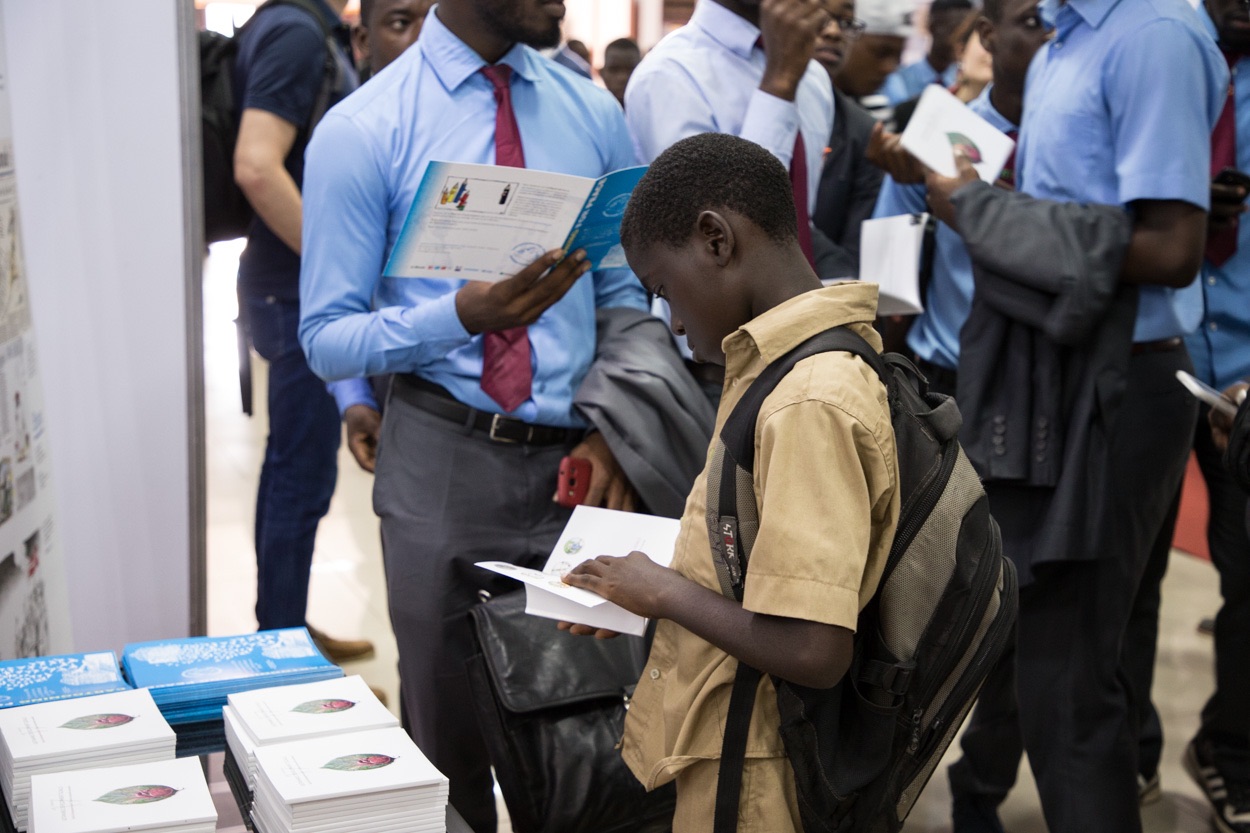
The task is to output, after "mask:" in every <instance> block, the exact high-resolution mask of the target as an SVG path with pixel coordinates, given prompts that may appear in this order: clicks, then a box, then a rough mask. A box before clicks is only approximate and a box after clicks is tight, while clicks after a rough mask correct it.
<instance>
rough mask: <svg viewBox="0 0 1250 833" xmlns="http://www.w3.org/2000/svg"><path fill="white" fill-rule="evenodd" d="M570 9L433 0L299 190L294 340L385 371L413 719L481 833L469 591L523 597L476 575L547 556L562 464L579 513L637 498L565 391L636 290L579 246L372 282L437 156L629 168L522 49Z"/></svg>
mask: <svg viewBox="0 0 1250 833" xmlns="http://www.w3.org/2000/svg"><path fill="white" fill-rule="evenodd" d="M563 15H564V4H563V3H561V2H551V1H550V0H548V1H547V2H543V0H443V2H441V3H439V5H438V6H436V7H435V8H434V10H433V11H431V12H430V14H429V16H428V17H427V19H426V22H425V26H424V28H423V29H422V31H421V35H420V37H419V38H418V40H417V43H416V44H415V45H414V46H413V47H412V48H410V49H408V50H407V51H406V52H404V54H403V55H401V56H400V57H399V58H397V59H396V60H395V62H394V63H392V64H391V66H390V67H388V68H387V71H386V72H384V73H381V74H379V75H378V76H377V77H376V78H374V79H373V80H371V81H370V82H369V84H368V85H367V86H365V87H364V88H362V89H361V91H360V94H359V95H356V96H353V97H351V98H349V99H348V100H347V101H345V102H344V103H343V105H341V106H339V107H337V108H335V109H334V110H332V111H331V112H330V113H329V114H328V115H327V116H326V118H325V120H324V121H323V122H322V124H321V126H320V127H319V129H318V131H317V135H316V136H315V137H314V140H313V142H312V145H311V146H310V148H309V152H308V174H307V178H306V180H305V191H304V194H305V222H304V269H303V273H302V275H301V287H300V288H301V300H302V303H303V317H302V320H301V326H300V340H301V343H302V344H303V346H304V349H305V351H306V352H307V353H308V358H309V363H310V365H311V366H312V368H313V369H314V370H315V371H316V372H317V373H318V374H319V375H321V376H322V377H323V378H326V379H346V378H359V377H364V376H367V375H371V374H378V373H393V374H395V381H394V383H393V387H392V392H391V397H390V400H389V403H388V407H387V408H386V411H385V416H384V419H383V425H382V437H381V442H380V444H379V454H378V460H377V476H376V479H375V483H374V493H373V496H374V508H375V511H376V512H377V513H378V515H379V516H380V517H381V519H382V542H383V556H384V559H385V565H386V579H387V590H388V595H389V599H390V614H391V623H392V626H393V627H394V630H395V636H396V641H397V642H398V645H399V665H400V680H401V694H402V697H403V706H404V708H403V711H404V716H405V718H406V723H407V727H408V728H409V730H410V732H411V733H412V735H413V738H414V740H416V742H417V744H418V745H419V746H420V747H421V748H422V750H423V751H424V752H425V753H426V754H427V755H428V756H429V757H430V759H431V760H432V761H433V762H434V763H435V765H437V766H438V768H439V769H440V770H442V771H443V772H444V773H446V774H447V776H448V777H449V779H450V780H451V802H452V804H453V805H454V806H455V807H456V808H457V809H458V810H459V811H460V812H461V814H462V815H463V816H464V817H465V819H466V820H467V821H468V822H469V824H470V825H471V826H472V827H473V828H474V830H475V831H477V833H487V831H493V830H494V829H495V812H494V800H493V797H492V795H491V775H490V768H489V761H488V758H487V754H486V749H485V746H484V744H483V742H482V740H481V736H480V732H479V729H478V727H477V720H476V717H475V715H474V713H473V710H472V706H471V700H470V696H469V691H468V685H467V679H466V677H465V673H464V660H465V657H466V656H467V654H468V653H469V652H470V650H471V644H472V642H471V633H470V627H469V621H468V616H467V611H468V609H469V607H470V606H471V605H473V604H474V603H475V602H476V601H477V591H478V590H479V589H485V590H488V591H491V592H503V591H506V590H509V589H512V588H513V587H514V585H513V584H512V582H510V581H509V580H508V579H505V578H503V577H501V576H500V577H492V576H490V574H489V573H486V572H484V571H482V570H480V569H479V568H477V567H474V566H473V565H474V563H475V562H477V561H482V560H487V559H495V560H499V559H506V560H508V561H511V562H512V563H516V564H521V565H525V566H538V565H540V564H541V563H542V559H544V558H545V557H546V556H547V555H548V553H549V552H550V551H551V547H552V545H553V543H554V542H555V539H556V536H557V535H558V534H559V532H560V530H561V529H562V528H563V526H564V523H565V521H566V520H567V518H568V510H567V509H565V508H563V507H561V506H559V505H557V504H555V503H554V502H553V501H552V496H553V495H554V493H555V492H556V473H557V469H558V467H559V463H560V460H561V458H563V457H564V456H565V455H572V456H576V457H582V458H586V459H589V460H591V461H592V466H593V468H592V482H591V486H590V494H589V495H588V497H587V501H586V502H588V503H592V504H600V503H605V502H606V503H607V504H608V505H609V506H611V507H613V508H629V506H630V504H631V502H632V501H631V492H630V489H629V485H628V482H627V481H625V479H624V477H623V476H622V475H621V474H620V468H619V466H618V465H617V464H616V461H615V460H614V459H613V457H612V455H611V453H610V452H609V451H608V450H607V447H606V444H605V443H604V442H603V440H602V438H601V437H599V436H598V435H597V434H592V435H590V436H589V437H587V436H585V424H584V422H583V421H582V420H581V419H580V418H579V417H578V415H577V414H576V413H575V412H574V410H573V405H572V396H573V392H574V391H575V390H576V389H577V386H578V384H579V383H580V381H581V379H582V378H583V377H584V376H585V374H586V371H587V368H588V367H589V366H590V363H591V360H592V358H593V355H594V349H595V310H596V309H597V308H605V307H617V306H623V307H633V308H636V309H645V304H646V296H645V293H644V291H643V289H642V287H641V285H639V283H638V281H637V279H636V278H635V277H634V276H633V274H632V273H630V272H629V271H628V270H625V269H616V270H602V271H599V272H594V273H592V274H591V275H589V276H588V277H586V278H585V279H580V278H582V276H583V275H584V274H585V273H586V272H587V271H588V264H586V263H585V262H584V260H583V259H582V258H583V255H582V253H581V252H580V251H576V252H569V253H562V252H548V253H546V254H544V255H542V256H541V257H539V258H538V259H537V260H535V261H534V262H533V263H531V264H530V265H528V266H525V267H524V268H522V269H520V271H519V272H518V273H517V275H516V276H515V277H513V278H511V279H508V280H504V281H501V282H498V283H483V282H465V281H459V280H451V279H448V278H446V277H444V276H439V277H418V278H391V277H385V276H382V275H381V274H380V273H381V271H382V265H383V263H384V262H385V261H386V259H387V256H388V253H389V252H390V251H391V249H392V248H393V246H394V244H395V240H396V238H397V236H398V234H399V231H400V229H401V228H402V226H403V223H404V220H405V218H406V217H407V214H408V209H409V207H410V206H411V205H412V202H413V198H414V196H415V193H416V189H417V187H418V185H419V183H420V181H421V178H422V175H423V173H424V171H425V169H426V166H427V165H428V164H429V163H430V162H432V161H451V162H472V163H478V164H492V163H493V164H497V165H510V166H513V167H527V168H533V169H537V170H546V171H553V172H558V173H569V174H576V175H578V176H585V177H599V176H602V175H603V174H606V173H608V172H610V171H613V170H617V169H619V168H626V167H630V166H632V165H634V164H635V156H634V152H633V146H632V143H631V141H630V138H629V134H628V131H627V129H626V127H625V122H624V117H623V116H622V114H621V109H620V106H619V105H618V104H617V102H616V101H615V100H614V99H613V98H612V96H611V94H610V93H608V92H607V91H606V90H601V89H599V88H597V87H595V86H594V85H593V84H591V83H590V82H588V81H586V80H585V79H583V78H580V77H577V76H575V75H574V74H573V73H571V72H569V71H568V70H565V69H564V68H562V67H559V66H558V65H556V64H554V63H552V62H550V61H548V60H546V59H545V58H543V57H542V56H541V55H540V54H539V53H538V52H537V51H535V50H534V49H532V48H531V46H539V47H542V46H554V45H556V44H557V43H558V42H559V38H560V20H561V18H562V17H563ZM358 385H359V387H358V393H357V395H358V397H359V398H358V399H357V401H370V400H371V397H370V395H369V392H368V390H367V383H365V382H364V381H363V379H362V380H361V381H360V382H359V383H358ZM350 404H352V403H351V402H350V401H348V400H345V399H344V398H343V397H340V406H345V405H350Z"/></svg>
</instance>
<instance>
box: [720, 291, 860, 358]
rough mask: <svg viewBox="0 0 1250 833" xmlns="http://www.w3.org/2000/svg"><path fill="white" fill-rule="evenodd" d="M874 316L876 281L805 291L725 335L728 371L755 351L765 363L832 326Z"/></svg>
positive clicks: (854, 322) (858, 321) (852, 322)
mask: <svg viewBox="0 0 1250 833" xmlns="http://www.w3.org/2000/svg"><path fill="white" fill-rule="evenodd" d="M876 316H877V285H876V284H872V283H860V282H859V281H848V282H847V283H840V284H835V285H833V286H827V287H825V288H823V289H815V290H812V291H811V292H804V293H803V294H802V295H798V296H796V297H794V298H791V299H790V300H789V301H786V302H785V303H784V304H781V305H779V306H776V307H773V308H772V309H770V310H768V312H765V313H764V314H763V315H760V316H757V317H755V318H752V319H751V320H750V321H748V322H747V323H745V324H743V325H742V327H741V328H740V329H738V330H736V331H735V332H733V333H731V334H730V335H729V336H727V337H726V338H725V341H724V344H723V345H722V347H724V349H725V357H726V358H725V364H726V368H727V371H728V372H730V373H733V372H734V371H735V370H740V369H741V368H743V367H745V366H746V365H747V364H748V363H749V362H750V361H751V359H752V358H753V357H754V354H757V353H758V355H759V356H760V357H761V358H762V359H763V360H764V361H765V362H774V361H776V360H777V359H779V358H781V357H782V356H784V355H785V354H786V353H789V352H790V351H791V350H793V349H794V348H795V347H798V346H799V345H800V344H802V343H803V342H804V341H807V340H808V339H809V338H811V337H812V336H814V335H817V334H818V333H823V332H824V331H825V330H828V329H829V328H831V327H839V326H842V325H843V324H871V323H872V322H873V319H874V318H876ZM861 334H862V333H861ZM867 338H868V342H869V344H871V345H872V346H873V347H874V348H875V349H877V350H880V349H881V339H880V337H879V336H877V335H875V333H873V334H870V335H868V336H867Z"/></svg>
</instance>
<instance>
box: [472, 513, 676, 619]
mask: <svg viewBox="0 0 1250 833" xmlns="http://www.w3.org/2000/svg"><path fill="white" fill-rule="evenodd" d="M680 529H681V521H678V520H676V519H674V518H658V517H656V516H654V515H640V514H636V513H634V512H617V511H615V510H612V509H600V508H597V507H593V506H578V507H576V508H575V509H574V510H573V515H572V517H570V518H569V522H568V524H567V525H566V526H565V527H564V531H563V532H562V533H560V539H559V541H558V542H557V543H556V548H555V549H554V550H552V551H551V557H550V558H548V559H547V564H546V566H544V567H543V569H542V570H531V569H527V568H525V567H517V566H516V565H514V564H508V563H507V562H504V561H481V562H478V565H477V566H479V567H482V568H484V569H487V570H492V571H494V572H496V573H499V574H501V575H505V576H510V577H511V578H514V579H516V580H517V581H520V582H523V583H524V584H525V612H526V613H529V614H531V615H534V616H542V617H544V618H546V619H556V620H559V621H563V622H574V623H576V624H579V625H590V626H591V627H594V628H607V629H608V630H613V631H616V632H617V633H629V634H633V635H635V636H642V634H643V632H644V631H645V630H646V627H647V620H646V619H644V618H643V617H641V616H638V615H637V614H634V613H630V612H629V611H628V610H625V609H624V608H622V607H619V606H618V605H615V604H613V603H612V602H609V601H608V600H607V599H605V598H603V597H602V596H598V595H596V594H594V593H591V592H590V591H588V590H582V589H580V588H577V587H570V586H569V585H567V584H565V583H564V582H563V581H562V580H561V577H562V576H564V574H565V573H567V572H569V571H570V570H572V569H573V568H574V567H576V566H577V565H578V564H581V563H582V562H583V561H587V560H589V559H592V558H596V557H598V556H600V555H616V556H625V555H629V554H630V553H631V552H633V551H635V550H637V551H638V552H642V553H646V555H647V556H648V557H650V559H651V560H652V561H654V562H655V563H657V564H660V565H663V566H665V567H667V566H668V565H669V563H670V562H671V561H672V560H673V548H674V547H675V546H676V544H677V532H678V530H680Z"/></svg>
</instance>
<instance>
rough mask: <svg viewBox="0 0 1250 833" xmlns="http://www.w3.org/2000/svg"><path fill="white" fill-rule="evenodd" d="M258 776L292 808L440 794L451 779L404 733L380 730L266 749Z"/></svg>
mask: <svg viewBox="0 0 1250 833" xmlns="http://www.w3.org/2000/svg"><path fill="white" fill-rule="evenodd" d="M256 765H257V777H258V778H261V779H264V780H267V781H268V782H269V783H270V784H271V785H272V786H273V789H274V791H275V792H276V793H277V794H278V796H279V797H281V799H282V800H283V801H284V802H286V803H287V804H298V803H301V802H305V801H319V800H321V799H327V798H345V797H348V796H356V795H366V794H369V793H378V792H386V791H391V790H406V789H411V790H416V789H420V788H422V787H428V788H431V789H436V788H439V787H442V786H445V784H446V782H447V779H446V778H445V777H444V776H443V774H442V773H441V772H439V771H438V769H437V768H436V767H435V766H434V764H432V763H430V761H429V759H428V758H426V757H425V755H424V754H422V752H421V750H420V749H418V748H417V745H416V744H415V743H413V742H412V739H411V738H410V737H408V734H407V733H406V732H404V730H403V729H399V728H391V729H374V730H372V731H368V732H352V733H350V734H343V735H330V736H329V737H324V738H314V739H312V740H299V741H292V742H290V743H279V744H274V745H273V746H262V747H260V748H258V749H257V750H256Z"/></svg>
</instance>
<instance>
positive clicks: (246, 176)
mask: <svg viewBox="0 0 1250 833" xmlns="http://www.w3.org/2000/svg"><path fill="white" fill-rule="evenodd" d="M235 179H236V181H238V183H239V188H240V189H241V190H242V191H243V195H244V196H245V197H247V201H248V202H249V203H250V204H251V206H252V209H253V210H254V211H255V212H256V216H258V217H260V219H261V220H263V221H264V223H265V225H267V226H268V227H269V229H270V230H271V231H272V232H273V233H274V234H276V235H277V236H278V239H279V240H281V241H282V242H283V243H285V244H286V245H287V246H289V247H290V249H291V251H293V252H295V253H296V254H299V253H300V227H301V225H302V223H303V218H304V210H303V201H302V200H301V198H300V193H299V188H298V187H297V186H296V185H295V180H294V179H292V178H291V175H290V173H288V172H287V170H286V168H285V167H282V166H281V165H278V166H277V167H276V168H275V167H272V166H263V167H250V166H249V167H246V168H236V170H235Z"/></svg>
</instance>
